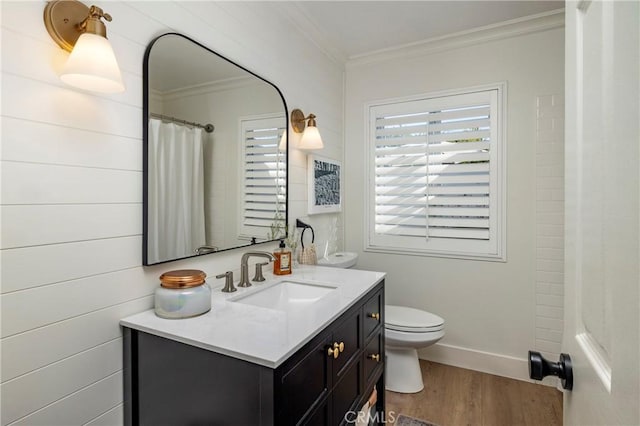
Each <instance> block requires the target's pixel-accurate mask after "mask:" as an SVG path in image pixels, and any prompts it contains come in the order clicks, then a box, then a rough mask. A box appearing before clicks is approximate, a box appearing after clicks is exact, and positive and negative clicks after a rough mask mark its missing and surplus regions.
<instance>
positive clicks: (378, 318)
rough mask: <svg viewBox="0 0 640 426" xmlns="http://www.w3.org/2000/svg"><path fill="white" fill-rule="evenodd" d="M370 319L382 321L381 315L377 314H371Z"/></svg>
mask: <svg viewBox="0 0 640 426" xmlns="http://www.w3.org/2000/svg"><path fill="white" fill-rule="evenodd" d="M369 318H373V319H374V320H376V321H380V314H379V313H377V312H376V313H375V314H369Z"/></svg>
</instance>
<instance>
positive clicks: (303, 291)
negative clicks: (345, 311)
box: [231, 281, 336, 310]
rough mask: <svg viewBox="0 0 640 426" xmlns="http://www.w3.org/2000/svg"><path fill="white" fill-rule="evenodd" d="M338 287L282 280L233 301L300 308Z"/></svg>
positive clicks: (284, 307) (265, 306)
mask: <svg viewBox="0 0 640 426" xmlns="http://www.w3.org/2000/svg"><path fill="white" fill-rule="evenodd" d="M335 290H336V287H331V286H328V285H319V284H309V283H302V282H296V281H282V282H279V283H277V284H275V285H273V286H271V287H267V288H265V289H261V290H259V291H256V292H254V293H250V294H247V295H246V296H245V295H242V296H239V297H235V298H233V299H232V300H231V301H233V302H237V303H244V304H247V305H254V306H260V307H263V308H269V309H278V310H289V309H298V308H304V307H306V306H309V305H311V304H313V303H316V302H317V301H319V300H320V299H322V298H323V297H325V296H327V295H329V294H331V292H333V291H335Z"/></svg>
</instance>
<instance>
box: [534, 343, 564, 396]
mask: <svg viewBox="0 0 640 426" xmlns="http://www.w3.org/2000/svg"><path fill="white" fill-rule="evenodd" d="M546 376H557V377H559V378H560V380H561V381H562V387H563V388H564V389H567V390H571V389H573V369H572V368H571V357H570V356H569V355H567V354H560V361H558V362H551V361H547V360H546V359H545V358H544V357H543V356H542V355H541V354H540V352H534V351H529V377H530V378H532V379H533V380H542V379H543V378H545V377H546Z"/></svg>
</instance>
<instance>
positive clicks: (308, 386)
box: [277, 337, 330, 425]
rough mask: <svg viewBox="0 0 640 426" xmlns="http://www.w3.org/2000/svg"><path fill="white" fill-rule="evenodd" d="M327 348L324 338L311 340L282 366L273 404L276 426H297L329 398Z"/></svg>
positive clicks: (327, 341) (326, 341)
mask: <svg viewBox="0 0 640 426" xmlns="http://www.w3.org/2000/svg"><path fill="white" fill-rule="evenodd" d="M328 346H329V340H328V338H327V337H320V338H317V339H314V340H312V341H311V344H309V345H307V346H305V347H304V348H303V350H301V352H299V353H297V354H296V355H294V356H293V357H292V358H291V359H290V360H288V361H287V362H286V363H285V365H284V366H283V370H282V371H283V372H282V376H281V379H280V392H278V395H280V396H279V400H278V403H277V404H278V408H277V411H278V412H279V413H280V414H279V416H278V417H279V421H278V423H279V424H287V425H294V424H298V422H299V421H300V420H301V419H302V418H303V417H304V416H306V415H308V414H309V413H310V412H311V411H312V410H313V409H314V407H315V406H316V405H318V404H319V403H320V401H321V400H322V399H323V398H325V397H326V396H327V395H328V394H329V387H330V383H329V378H330V364H329V357H328V356H327V352H326V351H327V347H328Z"/></svg>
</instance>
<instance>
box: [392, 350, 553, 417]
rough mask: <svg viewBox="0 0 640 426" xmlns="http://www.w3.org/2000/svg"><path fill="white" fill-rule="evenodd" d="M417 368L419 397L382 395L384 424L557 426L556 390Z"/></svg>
mask: <svg viewBox="0 0 640 426" xmlns="http://www.w3.org/2000/svg"><path fill="white" fill-rule="evenodd" d="M420 367H421V369H422V376H423V380H424V384H425V388H424V389H423V390H422V392H419V393H415V394H400V393H396V392H389V391H387V392H386V393H385V396H386V409H387V419H388V420H391V417H390V416H391V415H392V414H393V415H394V416H395V417H397V415H398V414H404V415H406V416H410V417H415V418H417V419H420V420H425V421H429V422H432V423H435V424H437V425H439V426H460V425H473V426H515V425H527V426H529V425H531V426H555V425H562V393H561V392H560V391H558V390H557V389H555V388H552V387H549V386H542V385H537V384H533V383H527V382H523V381H520V380H513V379H507V378H504V377H499V376H494V375H491V374H485V373H480V372H477V371H473V370H466V369H463V368H457V367H451V366H448V365H444V364H438V363H435V362H430V361H424V360H420ZM392 412H393V413H392Z"/></svg>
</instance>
